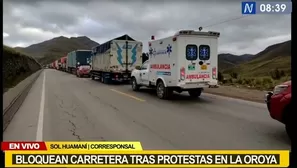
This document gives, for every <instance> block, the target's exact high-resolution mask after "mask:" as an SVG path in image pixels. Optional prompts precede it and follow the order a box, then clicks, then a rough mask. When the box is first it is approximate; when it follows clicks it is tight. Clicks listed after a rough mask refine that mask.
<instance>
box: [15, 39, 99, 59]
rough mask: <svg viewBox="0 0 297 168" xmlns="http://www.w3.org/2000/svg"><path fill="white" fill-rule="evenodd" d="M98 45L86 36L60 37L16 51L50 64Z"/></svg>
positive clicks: (18, 48) (19, 48)
mask: <svg viewBox="0 0 297 168" xmlns="http://www.w3.org/2000/svg"><path fill="white" fill-rule="evenodd" d="M96 45H99V44H98V43H97V42H95V41H93V40H91V39H90V38H88V37H86V36H81V37H71V38H67V37H64V36H60V37H56V38H53V39H50V40H47V41H44V42H41V43H38V44H33V45H31V46H29V47H25V48H21V47H16V48H15V50H17V51H19V52H22V53H24V54H27V55H30V56H32V57H34V58H36V59H37V60H38V62H40V63H41V64H48V63H51V62H53V61H55V60H57V59H58V58H61V57H63V56H65V55H66V54H67V53H68V52H70V51H73V50H76V49H91V48H92V47H94V46H96Z"/></svg>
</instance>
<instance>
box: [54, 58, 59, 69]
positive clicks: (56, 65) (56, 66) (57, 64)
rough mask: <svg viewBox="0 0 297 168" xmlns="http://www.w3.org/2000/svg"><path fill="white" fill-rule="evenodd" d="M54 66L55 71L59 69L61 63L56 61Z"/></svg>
mask: <svg viewBox="0 0 297 168" xmlns="http://www.w3.org/2000/svg"><path fill="white" fill-rule="evenodd" d="M54 64H55V69H59V62H58V60H56V61H55V62H54Z"/></svg>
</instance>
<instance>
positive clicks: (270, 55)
mask: <svg viewBox="0 0 297 168" xmlns="http://www.w3.org/2000/svg"><path fill="white" fill-rule="evenodd" d="M274 69H279V70H283V71H284V72H285V73H286V74H288V75H291V40H289V41H286V42H282V43H278V44H274V45H271V46H269V47H267V48H266V49H265V50H263V51H261V52H259V53H258V54H256V55H255V56H253V57H252V58H251V59H250V60H249V61H246V62H243V63H240V64H238V65H236V66H233V67H231V68H227V69H224V70H222V72H223V73H231V72H237V73H238V74H240V75H241V76H254V77H257V76H269V72H270V71H272V70H274Z"/></svg>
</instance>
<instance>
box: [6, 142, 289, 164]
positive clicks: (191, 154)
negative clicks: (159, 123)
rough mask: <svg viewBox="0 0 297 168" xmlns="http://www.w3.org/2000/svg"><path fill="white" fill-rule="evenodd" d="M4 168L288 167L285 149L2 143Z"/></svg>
mask: <svg viewBox="0 0 297 168" xmlns="http://www.w3.org/2000/svg"><path fill="white" fill-rule="evenodd" d="M2 150H4V151H5V167H288V165H289V151H287V150H201V151H200V150H143V149H142V146H141V143H140V142H3V143H2Z"/></svg>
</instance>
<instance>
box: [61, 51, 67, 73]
mask: <svg viewBox="0 0 297 168" xmlns="http://www.w3.org/2000/svg"><path fill="white" fill-rule="evenodd" d="M66 63H67V55H66V56H64V57H62V58H61V71H66Z"/></svg>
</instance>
